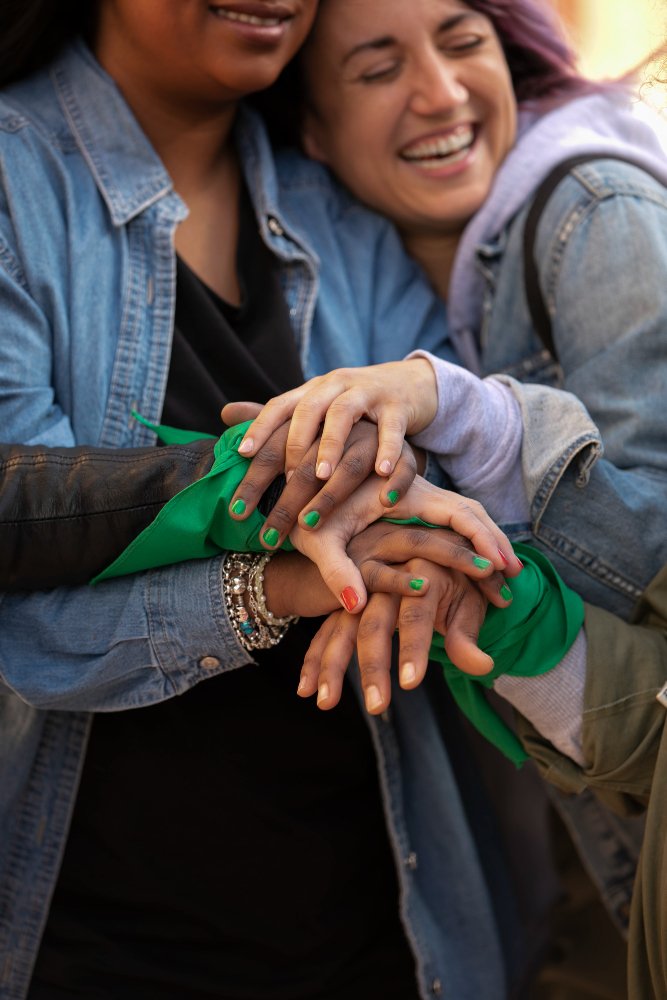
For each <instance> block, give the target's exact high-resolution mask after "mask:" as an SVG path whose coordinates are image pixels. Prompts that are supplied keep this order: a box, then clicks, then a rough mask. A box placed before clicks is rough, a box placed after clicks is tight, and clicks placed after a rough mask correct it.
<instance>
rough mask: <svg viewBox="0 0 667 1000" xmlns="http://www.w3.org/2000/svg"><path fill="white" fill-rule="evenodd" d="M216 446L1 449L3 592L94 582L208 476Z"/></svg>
mask: <svg viewBox="0 0 667 1000" xmlns="http://www.w3.org/2000/svg"><path fill="white" fill-rule="evenodd" d="M213 444H214V442H213V441H212V440H208V439H202V440H201V441H196V442H194V443H193V444H191V445H183V446H171V447H165V448H154V447H150V448H128V449H111V448H109V449H106V448H104V449H101V448H89V447H72V448H47V447H42V446H39V445H37V446H31V447H28V446H25V445H15V444H2V445H0V590H5V591H17V590H33V589H45V588H50V587H56V586H60V585H76V584H80V583H85V582H87V581H88V580H90V579H91V578H92V577H93V576H95V574H96V573H98V572H99V571H100V570H101V569H102V568H103V567H104V566H106V565H108V564H109V563H110V562H112V561H113V559H115V558H116V556H117V555H118V554H119V553H120V552H121V551H122V550H123V549H124V548H125V547H126V546H127V545H128V544H129V543H130V541H132V539H133V538H135V537H136V536H137V535H138V534H139V533H140V532H141V531H142V530H143V529H144V528H145V527H146V526H147V525H148V524H149V523H150V522H151V521H152V520H153V518H154V517H155V516H156V514H157V513H158V511H159V510H160V509H161V508H162V506H163V505H164V504H165V503H166V502H167V501H168V500H169V499H171V497H173V496H175V495H176V493H178V492H180V490H182V489H184V488H185V487H186V486H188V485H189V484H190V483H192V482H194V481H195V480H197V479H200V478H201V477H202V476H204V475H205V474H206V473H207V472H208V470H209V468H210V466H211V462H212V459H213Z"/></svg>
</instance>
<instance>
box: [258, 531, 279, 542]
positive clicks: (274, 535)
mask: <svg viewBox="0 0 667 1000" xmlns="http://www.w3.org/2000/svg"><path fill="white" fill-rule="evenodd" d="M262 538H263V539H264V541H265V542H266V544H267V545H275V544H276V542H277V541H278V539H279V538H280V532H279V531H278V530H277V529H276V528H267V529H266V531H265V532H264V534H263V535H262Z"/></svg>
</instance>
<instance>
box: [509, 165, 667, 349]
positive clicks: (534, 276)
mask: <svg viewBox="0 0 667 1000" xmlns="http://www.w3.org/2000/svg"><path fill="white" fill-rule="evenodd" d="M591 160H620V161H621V162H623V163H631V164H632V165H633V166H635V167H639V166H640V164H638V163H637V161H636V160H633V159H632V158H631V157H629V156H615V155H614V154H613V153H584V154H581V155H579V156H571V157H570V158H569V159H568V160H563V161H562V163H559V164H557V166H555V167H554V169H553V170H552V171H551V172H550V173H548V174H547V176H546V177H545V178H544V180H543V181H542V183H541V184H540V186H539V187H538V188H537V191H536V192H535V195H534V196H533V203H532V205H531V206H530V210H529V212H528V215H527V216H526V222H525V225H524V230H523V280H524V288H525V291H526V301H527V303H528V311H529V313H530V318H531V321H532V324H533V329H534V330H535V333H536V334H537V335H538V337H539V338H540V340H541V341H542V343H543V344H544V346H545V347H546V349H547V350H548V351H549V353H550V354H551V356H552V358H553V359H554V361H558V354H557V352H556V347H555V344H554V339H553V332H552V329H551V316H550V315H549V310H548V309H547V305H546V302H545V301H544V296H543V294H542V289H541V287H540V275H539V269H538V264H537V260H536V258H535V240H536V237H537V227H538V225H539V222H540V218H541V216H542V212H543V211H544V209H545V208H546V204H547V202H548V201H549V198H550V197H551V195H552V194H553V192H554V191H555V189H556V188H557V187H558V185H559V184H560V182H561V181H562V180H563V178H564V177H566V176H567V175H568V174H569V173H570V171H571V170H573V169H574V168H575V167H578V166H579V164H581V163H590V161H591ZM640 169H641V170H643V171H644V172H645V173H648V174H650V175H651V176H652V177H655V179H656V180H658V181H660V183H661V184H664V181H663V180H662V178H660V177H657V176H656V175H655V174H654V173H653V172H652V171H650V170H647V168H646V167H644V166H641V167H640Z"/></svg>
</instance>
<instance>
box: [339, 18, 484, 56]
mask: <svg viewBox="0 0 667 1000" xmlns="http://www.w3.org/2000/svg"><path fill="white" fill-rule="evenodd" d="M475 14H476V11H474V10H469V11H468V10H462V11H461V12H460V14H454V15H453V16H452V17H447V18H445V20H444V21H442V22H441V23H440V24H439V25H438V28H437V31H436V34H441V32H443V31H450V30H451V29H452V28H455V27H456V26H457V25H458V24H460V23H461V21H465V20H466V19H467V18H469V17H474V16H475ZM392 45H396V39H395V38H394V37H393V36H392V35H383V36H382V37H381V38H371V39H369V41H367V42H360V43H359V45H355V46H354V48H353V49H350V51H349V52H346V54H345V55H344V56H343V59H342V62H341V65H342V66H344V65H345V64H346V63H347V62H349V60H350V59H352V58H353V57H354V56H356V55H359V53H360V52H369V51H372V52H375V51H379V50H382V49H388V48H391V46H392Z"/></svg>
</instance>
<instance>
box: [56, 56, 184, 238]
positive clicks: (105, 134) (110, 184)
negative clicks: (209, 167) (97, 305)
mask: <svg viewBox="0 0 667 1000" xmlns="http://www.w3.org/2000/svg"><path fill="white" fill-rule="evenodd" d="M51 77H52V79H53V82H54V86H55V88H56V92H57V94H58V97H59V100H60V102H61V104H62V106H63V109H64V112H65V116H66V118H67V121H68V123H69V125H70V128H71V129H72V132H73V135H74V138H75V140H76V142H77V145H78V146H79V148H80V150H81V152H82V154H83V156H84V158H85V160H86V162H87V163H88V164H89V166H90V169H91V171H92V173H93V176H94V177H95V181H96V184H97V187H98V189H99V191H100V194H101V195H102V198H103V199H104V201H105V203H106V205H107V207H108V209H109V213H110V215H111V219H112V222H113V224H114V225H115V226H123V225H125V224H126V223H127V222H129V221H130V219H132V218H134V217H135V216H137V215H139V214H140V213H141V212H143V211H145V210H146V209H147V208H148V207H149V206H150V205H152V204H154V203H155V202H157V201H159V200H160V199H161V198H164V197H165V196H167V195H170V194H171V195H173V198H174V199H176V202H177V207H176V211H175V214H176V216H177V218H179V219H180V218H183V217H184V216H185V214H186V209H185V206H184V205H183V203H182V202H181V200H180V198H178V195H176V194H175V192H174V189H173V184H172V180H171V178H170V177H169V174H168V173H167V171H166V170H165V168H164V166H163V165H162V162H161V161H160V158H159V157H158V155H157V153H156V152H155V150H154V149H153V147H152V146H151V144H150V142H149V141H148V139H147V138H146V136H145V134H144V133H143V131H142V130H141V128H140V126H139V124H138V122H137V120H136V118H135V117H134V115H133V114H132V112H131V110H130V108H129V107H128V105H127V103H126V101H125V99H124V98H123V96H122V94H121V93H120V91H119V89H118V88H117V86H116V84H115V83H114V81H113V80H112V79H111V77H110V76H109V75H108V74H107V73H106V72H105V71H104V70H103V69H102V67H101V66H100V65H99V63H98V62H97V61H96V59H95V58H94V56H93V55H92V53H91V52H90V50H89V49H88V47H87V46H86V45H85V43H84V42H83V41H81V40H78V41H76V42H74V43H73V44H72V45H70V46H68V48H66V49H65V51H64V52H63V53H62V54H61V56H60V57H59V58H58V59H57V60H56V61H55V62H54V63H53V65H52V67H51Z"/></svg>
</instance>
